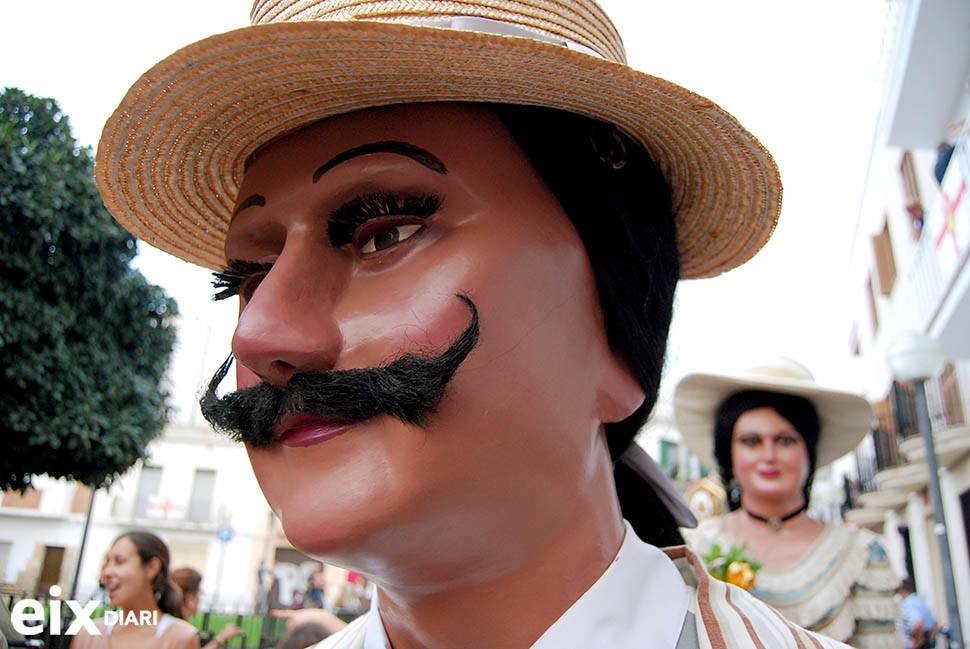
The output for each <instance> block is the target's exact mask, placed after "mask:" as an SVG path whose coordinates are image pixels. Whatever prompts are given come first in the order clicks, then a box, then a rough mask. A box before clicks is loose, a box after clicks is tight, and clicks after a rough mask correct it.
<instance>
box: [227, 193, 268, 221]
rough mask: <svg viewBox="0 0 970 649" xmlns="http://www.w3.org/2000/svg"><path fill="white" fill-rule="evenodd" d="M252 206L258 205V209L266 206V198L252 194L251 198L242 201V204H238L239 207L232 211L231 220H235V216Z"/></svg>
mask: <svg viewBox="0 0 970 649" xmlns="http://www.w3.org/2000/svg"><path fill="white" fill-rule="evenodd" d="M253 205H259V206H260V207H263V206H264V205H266V197H265V196H263V195H262V194H253V195H252V196H249V197H247V198H246V200H244V201H243V202H242V203H240V204H239V207H237V208H236V209H234V210H233V211H232V218H236V215H238V214H239V213H240V212H242V211H243V210H244V209H246V208H247V207H252V206H253Z"/></svg>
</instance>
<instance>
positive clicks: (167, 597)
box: [71, 530, 199, 649]
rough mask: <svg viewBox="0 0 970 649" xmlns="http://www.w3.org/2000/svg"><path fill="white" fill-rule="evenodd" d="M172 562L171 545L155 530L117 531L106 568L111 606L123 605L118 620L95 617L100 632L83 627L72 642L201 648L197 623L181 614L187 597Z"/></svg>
mask: <svg viewBox="0 0 970 649" xmlns="http://www.w3.org/2000/svg"><path fill="white" fill-rule="evenodd" d="M168 565H169V552H168V546H167V545H165V542H164V541H163V540H162V539H160V538H158V537H157V536H155V535H154V534H152V533H151V532H146V531H144V530H132V531H130V532H125V533H123V534H121V535H120V536H118V538H116V539H115V540H114V542H113V543H112V544H111V549H109V550H108V554H107V555H106V556H105V559H104V565H103V566H102V568H101V583H102V584H104V588H105V590H106V591H107V593H108V598H109V600H110V603H111V606H112V607H114V608H116V609H120V610H119V615H118V617H117V622H116V623H109V622H108V621H106V620H105V619H101V620H98V621H96V622H95V625H96V626H97V627H98V631H99V632H100V635H92V634H90V633H88V631H87V630H86V629H83V628H82V630H81V631H80V632H79V633H78V634H77V635H76V636H75V637H74V640H73V641H72V642H71V648H72V649H103V648H109V649H125V648H127V647H132V648H134V647H150V648H152V649H199V635H198V632H197V630H196V629H195V627H193V626H192V625H191V624H189V623H188V622H186V621H184V620H180V619H178V616H179V615H181V605H182V602H181V599H182V598H181V596H180V594H179V591H178V589H177V588H176V586H175V584H173V583H172V581H171V579H170V578H169V574H168ZM106 617H107V616H106Z"/></svg>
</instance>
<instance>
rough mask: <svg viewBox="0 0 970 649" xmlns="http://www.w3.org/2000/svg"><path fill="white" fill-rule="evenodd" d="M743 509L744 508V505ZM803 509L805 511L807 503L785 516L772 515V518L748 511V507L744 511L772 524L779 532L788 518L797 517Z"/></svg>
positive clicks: (754, 517)
mask: <svg viewBox="0 0 970 649" xmlns="http://www.w3.org/2000/svg"><path fill="white" fill-rule="evenodd" d="M742 509H744V508H743V507H742ZM803 511H805V505H802V506H801V507H799V508H798V509H796V510H795V511H793V512H792V513H790V514H787V515H785V516H772V517H771V518H766V517H764V516H758V515H757V514H755V513H752V512H751V511H748V510H747V509H744V513H745V514H747V515H748V516H750V517H751V518H753V519H755V520H756V521H761V522H762V523H767V524H768V525H770V526H771V529H773V530H774V531H776V532H778V531H780V530H781V524H782V523H784V522H785V521H787V520H791V519H793V518H795V517H796V516H798V515H799V514H801V513H802V512H803Z"/></svg>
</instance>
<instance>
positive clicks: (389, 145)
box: [313, 140, 448, 182]
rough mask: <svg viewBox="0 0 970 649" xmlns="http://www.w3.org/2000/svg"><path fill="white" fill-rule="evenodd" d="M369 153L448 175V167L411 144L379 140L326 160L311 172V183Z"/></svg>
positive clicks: (427, 152) (430, 154) (428, 152)
mask: <svg viewBox="0 0 970 649" xmlns="http://www.w3.org/2000/svg"><path fill="white" fill-rule="evenodd" d="M369 153H396V154H398V155H403V156H406V157H408V158H411V159H412V160H414V161H415V162H417V163H419V164H421V165H424V166H425V167H427V168H428V169H430V170H431V171H433V172H435V173H439V174H442V175H445V174H447V173H448V167H446V166H445V163H444V162H442V161H441V160H439V159H438V157H437V156H435V155H434V154H433V153H431V152H430V151H426V150H424V149H422V148H421V147H419V146H415V145H413V144H408V143H407V142H397V141H394V140H381V141H380V142H371V143H369V144H362V145H360V146H355V147H354V148H352V149H347V150H346V151H344V152H343V153H338V154H337V155H335V156H334V157H332V158H330V159H329V160H327V162H325V163H324V164H323V166H321V167H320V168H319V169H317V170H316V171H314V172H313V182H317V181H318V180H320V177H321V176H322V175H323V174H325V173H327V172H328V171H330V170H331V169H333V168H334V167H336V166H337V165H339V164H341V163H343V162H347V161H348V160H350V159H351V158H356V157H358V156H362V155H367V154H369Z"/></svg>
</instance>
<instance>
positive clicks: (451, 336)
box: [335, 290, 477, 369]
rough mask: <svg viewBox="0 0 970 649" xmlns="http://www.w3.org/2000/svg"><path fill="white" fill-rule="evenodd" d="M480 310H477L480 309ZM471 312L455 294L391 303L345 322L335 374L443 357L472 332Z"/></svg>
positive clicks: (347, 316) (354, 314) (439, 293)
mask: <svg viewBox="0 0 970 649" xmlns="http://www.w3.org/2000/svg"><path fill="white" fill-rule="evenodd" d="M476 306H477V305H476ZM470 319H471V312H470V311H469V309H468V307H467V306H466V305H465V303H464V302H463V301H461V300H460V299H458V298H457V297H455V295H454V293H452V292H451V291H448V292H445V291H440V290H439V291H432V292H424V293H418V294H415V295H413V296H409V297H408V298H407V299H398V300H394V301H393V302H391V301H387V302H385V303H384V304H383V305H382V308H381V309H380V310H376V311H375V310H373V305H371V310H370V311H366V310H364V309H361V310H360V311H357V312H350V313H345V314H344V315H343V317H341V318H340V329H341V332H342V333H343V336H344V350H343V353H342V354H341V358H340V359H339V360H338V361H337V367H336V368H335V369H352V368H356V367H372V366H375V365H377V364H380V363H383V362H386V361H387V360H388V358H389V357H390V358H395V357H398V356H401V355H403V354H419V355H426V354H440V353H441V352H443V351H444V350H445V349H446V348H447V347H448V346H449V345H451V344H452V343H453V342H454V341H455V339H457V338H458V336H459V335H460V334H461V333H462V332H463V331H464V330H465V329H466V328H467V327H468V323H469V321H470Z"/></svg>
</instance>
